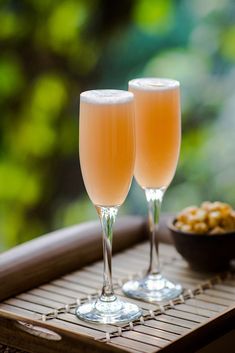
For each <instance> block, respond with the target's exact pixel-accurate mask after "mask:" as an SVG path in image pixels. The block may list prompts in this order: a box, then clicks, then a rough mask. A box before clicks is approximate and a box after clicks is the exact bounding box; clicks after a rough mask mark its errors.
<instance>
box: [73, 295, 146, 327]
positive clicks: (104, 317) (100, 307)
mask: <svg viewBox="0 0 235 353" xmlns="http://www.w3.org/2000/svg"><path fill="white" fill-rule="evenodd" d="M75 313H76V315H77V317H78V318H79V319H81V320H84V321H89V322H94V323H101V324H118V323H120V324H122V323H127V322H130V321H132V320H135V319H138V318H139V317H140V316H141V315H142V311H141V309H139V308H138V306H137V305H135V304H132V303H128V302H126V301H121V300H120V299H118V298H116V297H115V299H114V300H113V301H111V302H110V301H103V300H101V299H97V300H94V301H91V302H88V303H85V304H82V305H80V306H78V307H77V308H76V311H75Z"/></svg>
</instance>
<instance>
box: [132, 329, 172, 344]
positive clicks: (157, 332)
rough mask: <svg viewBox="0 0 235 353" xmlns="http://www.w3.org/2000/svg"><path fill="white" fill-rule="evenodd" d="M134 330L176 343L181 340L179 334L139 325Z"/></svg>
mask: <svg viewBox="0 0 235 353" xmlns="http://www.w3.org/2000/svg"><path fill="white" fill-rule="evenodd" d="M134 330H135V331H136V332H141V333H145V334H146V335H150V336H154V337H158V338H164V339H165V340H167V341H174V340H176V339H177V338H179V334H176V333H171V332H167V331H163V330H159V329H157V328H152V327H150V326H147V327H146V326H145V325H137V326H135V327H134Z"/></svg>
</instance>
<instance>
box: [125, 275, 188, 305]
mask: <svg viewBox="0 0 235 353" xmlns="http://www.w3.org/2000/svg"><path fill="white" fill-rule="evenodd" d="M122 290H123V292H124V294H126V295H127V296H128V297H131V298H136V299H140V300H143V301H147V302H164V301H167V300H170V299H173V298H176V297H177V296H178V295H180V294H181V293H182V287H181V285H180V284H174V283H172V282H170V281H168V280H167V279H166V278H164V277H162V275H147V276H146V277H144V278H142V279H138V280H131V281H128V282H126V283H125V284H124V285H123V287H122Z"/></svg>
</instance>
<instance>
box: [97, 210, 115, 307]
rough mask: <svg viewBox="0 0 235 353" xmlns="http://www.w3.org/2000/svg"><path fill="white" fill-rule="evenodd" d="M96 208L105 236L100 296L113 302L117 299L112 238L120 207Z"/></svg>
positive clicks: (101, 298)
mask: <svg viewBox="0 0 235 353" xmlns="http://www.w3.org/2000/svg"><path fill="white" fill-rule="evenodd" d="M96 210H97V212H98V215H99V217H100V222H101V226H102V238H103V258H104V273H103V288H102V293H101V296H100V298H99V299H100V300H101V301H105V302H112V301H114V300H116V296H115V295H114V291H113V284H112V240H113V224H114V222H115V220H116V216H117V213H118V207H103V206H96Z"/></svg>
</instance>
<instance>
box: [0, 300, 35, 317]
mask: <svg viewBox="0 0 235 353" xmlns="http://www.w3.org/2000/svg"><path fill="white" fill-rule="evenodd" d="M11 314H12V315H11ZM0 315H1V316H2V317H7V318H8V317H10V318H11V317H14V316H18V319H19V320H20V319H21V320H22V319H27V318H28V319H37V320H40V319H41V315H40V314H38V313H35V312H32V311H31V310H27V309H22V308H18V307H16V306H12V305H9V304H5V303H1V304H0Z"/></svg>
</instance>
